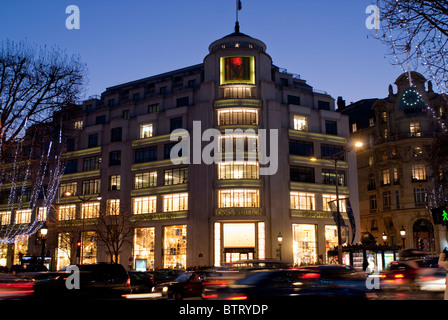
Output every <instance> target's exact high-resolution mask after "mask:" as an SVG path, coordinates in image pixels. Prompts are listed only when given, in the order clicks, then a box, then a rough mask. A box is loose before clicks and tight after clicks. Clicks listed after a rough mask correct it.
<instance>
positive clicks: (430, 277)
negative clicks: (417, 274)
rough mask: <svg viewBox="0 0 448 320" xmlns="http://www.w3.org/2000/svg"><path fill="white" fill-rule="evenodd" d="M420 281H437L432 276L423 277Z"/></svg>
mask: <svg viewBox="0 0 448 320" xmlns="http://www.w3.org/2000/svg"><path fill="white" fill-rule="evenodd" d="M420 280H421V281H432V280H436V277H432V276H428V277H421V278H420Z"/></svg>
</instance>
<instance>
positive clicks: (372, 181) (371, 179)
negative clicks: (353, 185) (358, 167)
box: [367, 173, 376, 190]
mask: <svg viewBox="0 0 448 320" xmlns="http://www.w3.org/2000/svg"><path fill="white" fill-rule="evenodd" d="M375 189H376V179H375V174H374V173H370V174H369V184H368V186H367V190H375Z"/></svg>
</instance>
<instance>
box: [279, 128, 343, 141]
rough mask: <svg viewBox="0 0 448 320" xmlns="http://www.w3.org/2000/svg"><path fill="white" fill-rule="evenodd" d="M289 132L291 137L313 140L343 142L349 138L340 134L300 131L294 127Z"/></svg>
mask: <svg viewBox="0 0 448 320" xmlns="http://www.w3.org/2000/svg"><path fill="white" fill-rule="evenodd" d="M288 133H289V137H290V138H302V139H312V140H317V141H324V142H332V143H341V144H346V143H347V138H345V137H339V136H335V135H331V134H323V133H315V132H308V131H299V130H293V129H289V131H288Z"/></svg>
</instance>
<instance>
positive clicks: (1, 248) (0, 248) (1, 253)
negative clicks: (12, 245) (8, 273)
mask: <svg viewBox="0 0 448 320" xmlns="http://www.w3.org/2000/svg"><path fill="white" fill-rule="evenodd" d="M7 254H8V244H7V243H6V242H2V243H0V266H2V267H6V262H7Z"/></svg>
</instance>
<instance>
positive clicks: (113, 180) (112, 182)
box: [109, 174, 121, 191]
mask: <svg viewBox="0 0 448 320" xmlns="http://www.w3.org/2000/svg"><path fill="white" fill-rule="evenodd" d="M120 183H121V177H120V175H119V174H116V175H112V176H109V190H111V191H113V190H120Z"/></svg>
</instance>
